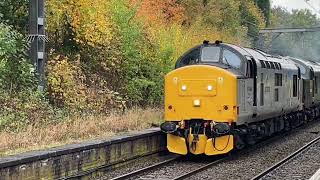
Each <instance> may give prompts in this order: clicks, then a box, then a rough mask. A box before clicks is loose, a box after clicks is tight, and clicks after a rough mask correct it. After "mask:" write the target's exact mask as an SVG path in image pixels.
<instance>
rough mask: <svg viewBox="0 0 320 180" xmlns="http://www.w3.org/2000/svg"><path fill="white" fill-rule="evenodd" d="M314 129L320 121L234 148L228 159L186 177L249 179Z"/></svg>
mask: <svg viewBox="0 0 320 180" xmlns="http://www.w3.org/2000/svg"><path fill="white" fill-rule="evenodd" d="M318 132H320V121H319V120H318V121H314V122H310V123H309V124H308V125H306V126H304V127H302V128H300V129H296V130H293V131H291V133H290V134H289V135H287V136H285V137H283V138H281V139H277V140H274V141H270V142H268V143H267V144H263V143H262V144H261V145H257V146H255V147H251V148H247V149H245V150H243V151H241V152H237V153H235V154H234V155H232V159H231V160H229V161H226V162H222V163H220V164H218V165H216V166H213V167H212V168H209V169H207V170H205V171H202V172H200V173H198V174H196V175H194V176H191V177H190V178H189V179H251V178H253V177H254V176H255V175H257V174H259V173H260V172H262V171H264V170H265V169H267V168H268V167H270V166H272V165H273V164H274V163H276V162H278V161H280V160H282V159H283V158H285V157H286V156H288V155H290V154H291V153H293V152H294V151H296V150H298V149H299V148H301V147H302V146H304V145H305V144H307V143H308V142H310V141H311V140H313V139H315V138H316V137H318V136H319V135H318V134H317V133H318ZM319 156H320V155H319ZM318 160H320V159H318ZM281 179H285V178H281ZM289 179H290V178H289Z"/></svg>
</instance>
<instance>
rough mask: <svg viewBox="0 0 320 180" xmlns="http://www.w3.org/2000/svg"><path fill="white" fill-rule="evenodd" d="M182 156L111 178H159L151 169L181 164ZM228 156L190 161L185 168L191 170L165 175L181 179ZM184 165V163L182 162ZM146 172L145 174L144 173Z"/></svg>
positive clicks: (173, 179) (177, 179)
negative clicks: (209, 160) (208, 160)
mask: <svg viewBox="0 0 320 180" xmlns="http://www.w3.org/2000/svg"><path fill="white" fill-rule="evenodd" d="M182 158H183V157H182V156H177V157H174V158H171V159H168V160H165V161H162V162H159V163H157V164H154V165H151V166H147V167H145V168H142V169H139V170H136V171H133V172H130V173H127V174H124V175H121V176H118V177H115V178H113V179H112V180H124V179H161V178H163V177H161V174H157V173H153V171H155V170H157V169H160V168H165V167H168V166H170V165H169V164H171V163H177V164H182V163H185V161H184V160H182ZM227 159H228V157H222V158H219V159H217V160H214V161H211V162H207V163H202V164H201V165H199V164H192V163H190V162H189V163H190V164H189V165H188V166H189V167H190V168H187V170H190V169H193V170H191V171H187V172H186V173H183V174H181V175H177V176H176V175H175V174H172V177H168V175H167V177H166V179H167V178H169V179H172V180H181V179H185V178H188V177H190V176H192V175H194V174H196V173H198V172H201V171H203V170H205V169H207V168H209V167H211V166H213V165H216V164H218V163H220V162H222V161H225V160H227ZM184 166H185V164H184ZM146 173H147V174H146Z"/></svg>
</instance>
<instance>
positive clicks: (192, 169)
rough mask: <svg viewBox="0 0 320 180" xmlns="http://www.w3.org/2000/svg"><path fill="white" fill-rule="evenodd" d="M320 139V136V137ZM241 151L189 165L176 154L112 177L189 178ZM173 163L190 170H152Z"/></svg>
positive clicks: (261, 143) (260, 144)
mask: <svg viewBox="0 0 320 180" xmlns="http://www.w3.org/2000/svg"><path fill="white" fill-rule="evenodd" d="M290 133H291V132H290V131H289V132H285V133H283V134H279V135H275V136H273V137H270V138H267V139H265V140H262V141H259V142H257V143H256V144H255V145H253V146H252V147H257V148H258V147H261V146H264V145H266V144H269V143H272V142H273V141H275V140H277V139H279V138H282V137H285V136H287V135H288V134H290ZM319 140H320V137H319ZM310 145H311V144H310ZM248 148H250V147H248ZM241 152H242V151H241V150H240V151H235V152H232V153H229V156H224V157H221V158H219V159H216V160H214V161H209V162H206V163H199V162H193V163H191V165H188V166H186V165H185V163H187V161H184V160H182V159H183V158H184V157H183V156H176V157H173V158H170V159H167V160H164V161H162V162H159V163H156V164H154V165H150V166H147V167H145V168H142V169H138V170H136V171H132V172H130V173H127V174H123V175H121V176H118V177H115V178H112V180H124V179H139V178H140V179H143V180H146V179H172V180H181V179H188V178H190V177H192V176H194V175H196V174H197V173H199V172H201V171H204V170H206V169H208V168H210V167H212V166H214V165H216V164H218V163H221V162H224V161H227V160H229V159H232V157H234V156H237V154H238V153H241ZM171 163H177V165H174V166H173V168H176V167H177V166H183V167H187V168H185V169H184V170H186V169H187V170H189V171H186V172H185V173H182V174H175V175H173V176H172V177H166V178H163V177H160V178H159V177H158V174H157V173H152V172H155V171H157V170H159V169H161V168H165V167H166V166H170V164H171ZM189 163H190V162H189ZM176 171H178V170H176Z"/></svg>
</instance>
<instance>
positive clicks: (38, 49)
mask: <svg viewBox="0 0 320 180" xmlns="http://www.w3.org/2000/svg"><path fill="white" fill-rule="evenodd" d="M44 25H45V11H44V0H30V5H29V38H28V39H29V40H30V42H31V44H30V58H31V59H32V63H33V65H34V67H35V69H36V73H37V76H38V80H39V89H40V90H43V89H44V85H45V81H44V79H45V77H44V64H45V26H44Z"/></svg>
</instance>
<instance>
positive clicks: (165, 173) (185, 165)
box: [131, 156, 217, 180]
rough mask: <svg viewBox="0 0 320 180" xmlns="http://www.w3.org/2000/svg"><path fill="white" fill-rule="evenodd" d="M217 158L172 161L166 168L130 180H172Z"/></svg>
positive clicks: (193, 157)
mask: <svg viewBox="0 0 320 180" xmlns="http://www.w3.org/2000/svg"><path fill="white" fill-rule="evenodd" d="M216 159H217V158H212V159H208V158H207V157H206V156H199V157H195V156H192V157H186V158H182V159H181V160H177V161H174V162H172V163H169V164H167V165H166V166H163V167H160V168H157V169H155V170H152V171H149V172H146V173H144V174H141V175H139V177H133V178H131V179H140V180H151V179H153V180H154V179H172V178H174V177H177V176H180V175H183V174H185V173H187V172H188V171H191V170H195V169H197V168H199V167H201V166H203V165H205V164H207V163H209V162H212V161H213V160H216Z"/></svg>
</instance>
